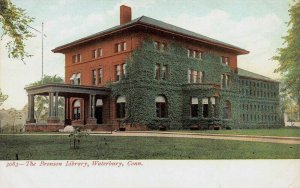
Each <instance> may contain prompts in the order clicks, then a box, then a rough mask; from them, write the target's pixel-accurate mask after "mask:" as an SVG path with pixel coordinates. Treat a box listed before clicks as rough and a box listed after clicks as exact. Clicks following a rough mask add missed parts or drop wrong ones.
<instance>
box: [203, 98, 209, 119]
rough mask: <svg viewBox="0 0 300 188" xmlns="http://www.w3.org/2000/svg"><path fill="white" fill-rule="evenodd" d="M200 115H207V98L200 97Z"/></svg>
mask: <svg viewBox="0 0 300 188" xmlns="http://www.w3.org/2000/svg"><path fill="white" fill-rule="evenodd" d="M202 115H203V117H208V98H204V99H202Z"/></svg>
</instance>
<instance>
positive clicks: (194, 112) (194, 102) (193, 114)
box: [191, 97, 199, 117]
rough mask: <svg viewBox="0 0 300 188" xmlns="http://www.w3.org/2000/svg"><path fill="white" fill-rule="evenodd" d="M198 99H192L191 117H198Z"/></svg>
mask: <svg viewBox="0 0 300 188" xmlns="http://www.w3.org/2000/svg"><path fill="white" fill-rule="evenodd" d="M198 103H199V101H198V98H197V97H192V98H191V117H198V111H199V109H198Z"/></svg>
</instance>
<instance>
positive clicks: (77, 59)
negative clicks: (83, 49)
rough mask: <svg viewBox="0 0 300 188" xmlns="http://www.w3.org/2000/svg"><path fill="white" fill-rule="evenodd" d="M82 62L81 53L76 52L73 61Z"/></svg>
mask: <svg viewBox="0 0 300 188" xmlns="http://www.w3.org/2000/svg"><path fill="white" fill-rule="evenodd" d="M78 62H81V55H80V54H76V55H73V56H72V63H78Z"/></svg>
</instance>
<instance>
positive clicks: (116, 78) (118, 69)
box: [115, 65, 121, 81]
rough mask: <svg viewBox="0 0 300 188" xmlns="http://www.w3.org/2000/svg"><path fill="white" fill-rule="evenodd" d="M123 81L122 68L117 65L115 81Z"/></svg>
mask: <svg viewBox="0 0 300 188" xmlns="http://www.w3.org/2000/svg"><path fill="white" fill-rule="evenodd" d="M120 79H121V66H120V65H115V81H120Z"/></svg>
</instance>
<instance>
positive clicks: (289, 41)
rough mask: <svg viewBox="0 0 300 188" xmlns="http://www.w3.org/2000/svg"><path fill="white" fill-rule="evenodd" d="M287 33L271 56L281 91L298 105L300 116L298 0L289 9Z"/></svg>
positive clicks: (299, 17)
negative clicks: (280, 76) (282, 44)
mask: <svg viewBox="0 0 300 188" xmlns="http://www.w3.org/2000/svg"><path fill="white" fill-rule="evenodd" d="M289 15H290V21H289V22H288V32H287V33H288V34H287V36H284V37H283V40H284V45H285V47H282V48H279V49H278V54H277V55H275V56H274V57H273V60H276V61H277V62H278V63H279V67H278V68H277V69H276V70H275V72H279V73H280V74H281V75H282V77H283V82H284V85H285V88H283V90H282V91H283V92H286V93H287V94H288V95H290V96H291V97H292V98H293V99H294V100H295V102H296V103H297V105H298V113H299V116H300V0H295V1H294V2H293V4H292V5H291V6H290V9H289Z"/></svg>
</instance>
